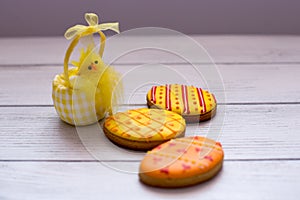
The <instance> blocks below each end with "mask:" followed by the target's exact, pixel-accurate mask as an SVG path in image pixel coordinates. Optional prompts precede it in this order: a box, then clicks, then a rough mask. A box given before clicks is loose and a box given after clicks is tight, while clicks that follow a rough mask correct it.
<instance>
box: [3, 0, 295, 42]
mask: <svg viewBox="0 0 300 200" xmlns="http://www.w3.org/2000/svg"><path fill="white" fill-rule="evenodd" d="M85 12H95V13H97V14H99V15H100V19H101V21H103V22H105V21H119V22H120V25H121V29H122V30H127V29H131V28H135V27H143V26H160V27H165V28H171V29H174V30H177V31H181V32H183V33H186V34H199V33H200V34H300V0H198V1H197V0H190V1H189V0H186V1H184V0H105V1H104V0H101V1H100V0H0V37H1V36H2V37H3V36H5V37H13V36H55V35H63V33H64V31H65V30H66V29H67V28H68V27H70V26H72V25H74V24H77V23H85V21H84V19H83V15H84V13H85Z"/></svg>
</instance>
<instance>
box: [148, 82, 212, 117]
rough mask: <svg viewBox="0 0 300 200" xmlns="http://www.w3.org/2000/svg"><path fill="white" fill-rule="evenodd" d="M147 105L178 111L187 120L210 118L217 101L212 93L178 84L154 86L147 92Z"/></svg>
mask: <svg viewBox="0 0 300 200" xmlns="http://www.w3.org/2000/svg"><path fill="white" fill-rule="evenodd" d="M147 105H148V107H150V108H158V109H165V110H169V111H173V112H176V113H178V114H180V115H182V116H183V117H184V118H185V119H186V121H187V122H199V121H205V120H208V119H210V118H212V117H213V116H214V115H215V114H216V110H217V101H216V99H215V96H214V95H213V94H212V93H210V92H208V91H206V90H203V89H201V88H196V87H194V86H186V85H178V84H170V85H161V86H153V87H152V88H151V90H150V91H149V92H148V93H147Z"/></svg>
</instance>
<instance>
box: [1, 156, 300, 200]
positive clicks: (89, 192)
mask: <svg viewBox="0 0 300 200" xmlns="http://www.w3.org/2000/svg"><path fill="white" fill-rule="evenodd" d="M105 164H107V163H77V162H75V163H72V162H71V163H56V162H54V163H52V162H38V163H37V162H26V163H19V162H0V187H1V191H0V198H1V199H124V197H126V198H130V199H220V200H222V199H224V200H225V199H226V200H227V199H241V198H242V199H274V200H281V199H290V200H293V199H298V197H299V195H300V192H299V189H298V186H299V184H300V174H299V170H300V162H299V161H263V162H257V161H254V162H230V161H227V162H225V163H224V166H223V169H222V171H221V173H220V174H219V175H218V176H217V177H215V178H214V179H212V180H210V181H208V182H206V183H203V184H200V185H196V186H194V187H188V188H182V189H175V190H174V189H169V190H166V189H158V188H152V187H148V186H145V185H143V184H142V183H140V182H139V180H138V176H137V174H135V173H128V172H120V171H116V170H114V169H112V168H109V167H107V166H105ZM125 165H126V167H124V166H125ZM138 165H139V163H138V162H134V163H123V162H121V163H114V166H115V167H117V168H127V169H133V170H137V168H138ZM275 166H276V167H275Z"/></svg>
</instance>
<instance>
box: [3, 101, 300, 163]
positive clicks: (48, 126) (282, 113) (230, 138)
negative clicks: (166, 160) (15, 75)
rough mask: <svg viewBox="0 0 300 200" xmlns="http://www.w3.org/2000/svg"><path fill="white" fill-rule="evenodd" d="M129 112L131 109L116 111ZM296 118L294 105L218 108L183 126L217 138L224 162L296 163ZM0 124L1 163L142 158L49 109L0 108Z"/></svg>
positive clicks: (299, 147)
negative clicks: (207, 116)
mask: <svg viewBox="0 0 300 200" xmlns="http://www.w3.org/2000/svg"><path fill="white" fill-rule="evenodd" d="M129 108H136V107H123V108H122V109H123V110H124V109H129ZM224 115H225V116H224ZM299 118H300V105H250V106H249V105H229V106H219V107H218V113H217V115H216V117H215V118H213V119H212V120H211V121H208V122H204V123H201V124H200V125H199V124H189V125H188V126H187V131H186V135H187V136H191V135H203V136H207V137H210V138H213V139H216V140H219V141H220V142H221V143H222V144H223V147H224V150H225V159H226V160H245V159H246V160H247V159H299V158H300V157H299V151H300V137H299V134H300V122H299ZM0 122H1V123H0V130H1V134H0V158H1V160H95V159H96V160H140V159H141V158H142V157H143V156H144V153H143V152H135V151H129V150H125V149H123V148H119V147H117V146H115V145H113V144H112V143H111V142H109V141H108V139H107V138H106V137H105V136H104V134H103V132H102V131H101V126H99V125H95V126H88V127H82V128H80V129H77V130H76V129H75V128H74V127H72V126H70V125H67V124H65V123H63V122H61V121H60V119H59V118H58V116H57V114H56V112H55V110H54V108H53V107H17V108H16V107H1V108H0ZM82 144H83V145H82ZM88 152H89V153H90V154H89V153H88Z"/></svg>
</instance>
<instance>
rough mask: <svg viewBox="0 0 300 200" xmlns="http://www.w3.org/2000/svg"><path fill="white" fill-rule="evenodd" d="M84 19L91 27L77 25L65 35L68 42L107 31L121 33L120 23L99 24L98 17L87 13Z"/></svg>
mask: <svg viewBox="0 0 300 200" xmlns="http://www.w3.org/2000/svg"><path fill="white" fill-rule="evenodd" d="M84 18H85V20H86V22H87V23H88V24H89V26H84V25H75V26H73V27H71V28H69V29H68V30H67V31H66V33H65V38H66V39H67V40H70V39H72V38H74V37H75V36H78V35H88V34H92V33H96V32H99V31H105V30H112V31H115V32H117V33H120V31H119V23H118V22H114V23H103V24H98V16H97V15H96V14H94V13H86V14H85V15H84Z"/></svg>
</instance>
